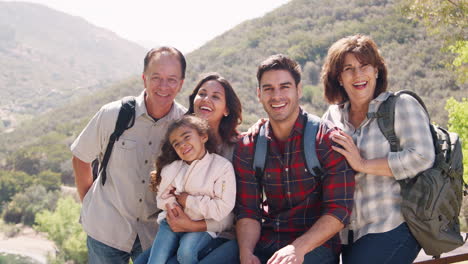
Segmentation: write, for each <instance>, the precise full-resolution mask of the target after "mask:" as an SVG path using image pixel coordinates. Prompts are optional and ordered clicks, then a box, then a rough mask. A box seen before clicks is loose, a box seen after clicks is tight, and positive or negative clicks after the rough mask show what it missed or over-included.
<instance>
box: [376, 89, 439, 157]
mask: <svg viewBox="0 0 468 264" xmlns="http://www.w3.org/2000/svg"><path fill="white" fill-rule="evenodd" d="M402 94H407V95H410V96H412V97H413V98H414V99H416V100H417V101H418V103H419V104H420V105H421V106H422V107H423V108H424V111H425V112H426V114H427V116H428V117H429V112H428V111H427V108H426V105H425V104H424V102H423V100H422V99H421V97H419V96H418V95H417V94H416V93H415V92H413V91H409V90H401V91H398V92H396V93H394V94H392V95H390V96H389V97H388V98H387V100H385V101H384V102H382V104H381V105H380V106H379V109H378V110H377V113H369V114H368V117H377V124H378V125H379V128H380V131H382V134H383V135H384V136H385V138H387V140H388V142H389V143H390V150H391V151H392V152H396V151H399V150H401V147H400V140H399V139H398V137H397V136H396V133H395V104H396V101H397V99H398V97H399V96H400V95H402ZM429 122H430V121H429ZM433 130H434V129H433V128H432V126H431V134H432V135H434V131H433Z"/></svg>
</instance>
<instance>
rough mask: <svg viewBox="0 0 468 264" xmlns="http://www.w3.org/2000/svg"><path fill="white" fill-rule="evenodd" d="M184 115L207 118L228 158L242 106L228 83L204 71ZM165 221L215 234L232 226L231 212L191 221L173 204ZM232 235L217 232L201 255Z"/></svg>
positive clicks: (140, 260)
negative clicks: (216, 236) (216, 235)
mask: <svg viewBox="0 0 468 264" xmlns="http://www.w3.org/2000/svg"><path fill="white" fill-rule="evenodd" d="M187 114H195V115H196V116H198V117H201V118H204V119H206V120H207V121H208V124H209V125H210V129H211V132H212V133H213V135H214V136H215V137H216V141H217V143H218V144H217V145H218V149H217V152H218V154H220V155H222V156H223V157H225V158H227V159H228V160H232V154H233V150H234V144H235V143H236V140H237V137H238V135H239V133H238V131H237V126H238V125H239V124H240V123H241V122H242V107H241V102H240V100H239V98H238V97H237V95H236V93H235V92H234V89H233V88H232V86H231V84H230V83H229V82H228V81H227V80H226V79H224V78H223V77H222V76H221V75H219V74H218V73H208V74H206V75H205V76H204V77H202V78H201V79H200V81H199V82H198V84H197V85H196V86H195V88H194V89H193V92H192V94H191V95H190V96H189V109H188V111H187ZM166 220H167V223H168V224H169V226H170V227H171V229H172V231H174V232H205V231H212V232H217V233H219V232H221V231H223V230H225V229H226V228H227V227H229V226H231V225H232V221H233V216H232V214H231V215H229V216H228V217H226V218H225V219H224V220H222V221H220V222H217V221H215V220H201V221H193V220H191V219H190V218H189V217H188V216H187V215H185V213H184V211H183V210H182V209H181V208H178V207H176V208H175V210H174V211H172V210H168V214H167V218H166ZM232 237H233V233H230V232H223V233H221V234H220V238H218V239H215V240H213V241H212V243H211V244H210V245H209V246H208V247H207V248H206V249H205V250H204V251H205V253H204V254H207V253H209V251H211V249H213V248H215V247H217V246H219V245H220V244H222V243H223V242H224V241H226V240H227V239H230V238H232ZM202 251H203V250H202ZM202 254H203V253H202ZM204 254H203V255H204ZM148 256H149V250H147V251H145V252H144V253H143V254H141V256H139V257H138V259H137V260H136V261H135V264H141V263H146V262H147V259H148ZM202 257H203V256H202ZM224 257H225V258H224V259H226V258H228V256H224ZM168 263H177V260H176V257H174V258H172V259H170V260H169V262H168Z"/></svg>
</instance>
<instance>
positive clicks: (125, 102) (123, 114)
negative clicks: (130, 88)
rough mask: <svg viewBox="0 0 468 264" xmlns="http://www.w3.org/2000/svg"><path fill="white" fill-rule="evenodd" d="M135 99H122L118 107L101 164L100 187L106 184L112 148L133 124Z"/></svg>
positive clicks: (131, 97)
mask: <svg viewBox="0 0 468 264" xmlns="http://www.w3.org/2000/svg"><path fill="white" fill-rule="evenodd" d="M135 105H136V101H135V97H133V96H128V97H125V98H123V99H122V106H121V107H120V111H119V115H118V117H117V122H116V124H115V129H114V132H113V133H112V134H111V136H110V138H109V143H108V144H107V148H106V152H105V153H104V157H103V159H102V162H101V166H100V168H99V172H100V174H101V180H102V181H101V182H102V185H104V184H105V183H106V179H107V173H106V168H107V163H108V162H109V158H110V155H111V153H112V149H113V148H114V143H115V141H118V140H119V138H120V136H121V135H122V134H123V132H124V131H125V130H127V129H129V128H131V127H132V126H133V124H135Z"/></svg>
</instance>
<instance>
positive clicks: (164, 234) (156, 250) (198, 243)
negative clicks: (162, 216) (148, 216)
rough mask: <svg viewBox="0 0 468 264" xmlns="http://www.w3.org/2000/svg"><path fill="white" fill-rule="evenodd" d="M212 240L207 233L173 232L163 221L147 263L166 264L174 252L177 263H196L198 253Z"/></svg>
mask: <svg viewBox="0 0 468 264" xmlns="http://www.w3.org/2000/svg"><path fill="white" fill-rule="evenodd" d="M212 239H213V238H212V237H211V236H210V234H208V233H207V232H173V231H172V230H171V228H170V227H169V225H168V224H167V222H166V220H163V221H162V222H161V224H160V225H159V231H158V234H157V235H156V238H155V239H154V242H153V246H152V247H151V253H150V256H149V259H148V263H149V264H159V263H166V262H167V261H168V260H169V259H170V258H171V257H172V256H173V255H175V254H176V252H177V261H178V262H179V263H181V264H192V263H198V251H200V249H202V248H203V247H205V246H206V245H207V244H208V242H210V241H211V240H212Z"/></svg>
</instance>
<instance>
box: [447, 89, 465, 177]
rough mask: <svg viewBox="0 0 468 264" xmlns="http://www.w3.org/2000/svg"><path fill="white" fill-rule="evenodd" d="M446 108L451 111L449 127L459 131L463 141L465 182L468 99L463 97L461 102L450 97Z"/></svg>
mask: <svg viewBox="0 0 468 264" xmlns="http://www.w3.org/2000/svg"><path fill="white" fill-rule="evenodd" d="M445 108H446V109H447V111H448V112H449V121H448V124H449V126H448V128H449V130H450V131H452V132H455V133H457V134H458V136H459V137H460V139H461V142H462V151H463V167H464V172H463V178H464V180H465V182H468V100H467V98H463V99H462V100H461V102H458V101H456V100H455V99H453V98H449V99H448V100H447V104H446V106H445Z"/></svg>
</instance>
